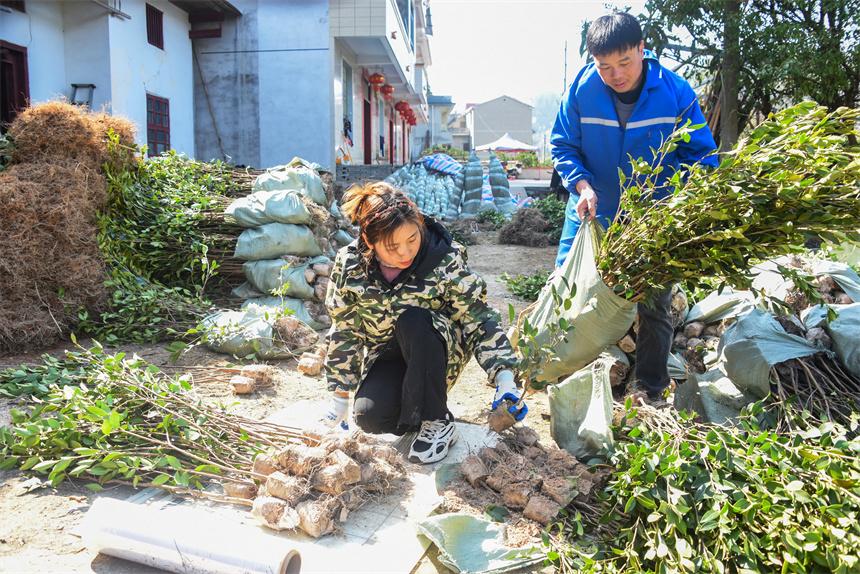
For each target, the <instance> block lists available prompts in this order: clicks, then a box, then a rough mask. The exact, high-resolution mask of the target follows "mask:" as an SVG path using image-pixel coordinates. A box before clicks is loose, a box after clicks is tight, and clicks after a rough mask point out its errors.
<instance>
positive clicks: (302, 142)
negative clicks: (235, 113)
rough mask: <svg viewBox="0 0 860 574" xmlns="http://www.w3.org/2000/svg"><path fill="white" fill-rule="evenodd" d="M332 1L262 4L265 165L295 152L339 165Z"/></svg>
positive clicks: (262, 160)
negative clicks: (335, 110)
mask: <svg viewBox="0 0 860 574" xmlns="http://www.w3.org/2000/svg"><path fill="white" fill-rule="evenodd" d="M328 26H329V25H328V0H303V1H301V2H283V3H282V2H260V4H259V6H258V30H259V49H260V54H259V78H260V83H259V85H260V88H259V89H260V163H261V165H263V166H272V165H277V164H283V163H286V162H288V161H290V159H292V158H293V156H296V155H301V156H302V157H303V158H304V159H306V160H309V161H314V162H317V163H319V164H321V165H323V166H325V167H327V168H329V169H332V168H333V167H334V149H335V143H334V138H333V134H334V97H333V85H334V82H333V81H332V78H333V77H334V71H333V69H332V67H333V61H334V57H333V56H332V51H333V49H334V46H333V44H334V41H333V39H332V38H331V37H330V35H329V27H328Z"/></svg>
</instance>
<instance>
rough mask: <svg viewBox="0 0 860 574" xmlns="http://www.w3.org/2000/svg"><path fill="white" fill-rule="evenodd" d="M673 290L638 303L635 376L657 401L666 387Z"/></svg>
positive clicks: (671, 330)
mask: <svg viewBox="0 0 860 574" xmlns="http://www.w3.org/2000/svg"><path fill="white" fill-rule="evenodd" d="M671 301H672V290H671V289H670V290H668V291H665V292H663V293H660V294H659V295H657V296H655V297H654V298H653V299H652V300H651V301H650V302H643V303H640V304H639V305H638V306H637V307H638V309H639V333H638V335H637V337H636V368H635V372H634V374H635V376H636V380H638V381H639V384H640V385H641V386H642V387H643V388H644V389H645V391H646V392H647V393H648V395H649V396H650V397H652V398H656V397H657V396H658V395H659V394H660V393H662V392H663V389H665V388H666V387H667V386H669V367H668V361H669V352H670V351H671V350H672V335H673V333H674V330H673V329H672V315H671V311H670V304H671Z"/></svg>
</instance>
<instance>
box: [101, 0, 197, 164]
mask: <svg viewBox="0 0 860 574" xmlns="http://www.w3.org/2000/svg"><path fill="white" fill-rule="evenodd" d="M146 4H147V2H144V1H143V0H133V1H129V0H126V1H125V2H123V4H122V8H123V11H124V12H125V13H127V14H128V15H129V16H131V20H122V19H119V18H111V19H110V46H111V51H110V52H111V80H112V95H113V98H112V107H113V112H114V113H115V114H120V115H124V116H126V117H127V118H129V119H130V120H132V121H133V122H134V123H135V124H136V125H137V140H138V142H139V143H146V94H147V93H150V94H153V95H156V96H159V97H162V98H167V99H168V100H170V147H171V148H173V149H175V150H176V151H178V152H180V153H184V154H187V155H189V156H191V157H194V89H193V85H194V82H193V75H192V74H193V72H194V70H193V67H192V54H191V40H190V39H189V38H188V30H189V24H188V14H187V13H185V12H184V11H183V10H180V9H179V8H177V7H176V6H174V5H173V4H171V3H170V2H167V1H165V0H150V2H149V4H152V5H153V6H154V7H156V8H158V9H159V10H161V11H162V12H163V13H164V17H163V23H164V49H163V50H161V49H160V48H157V47H155V46H153V45H152V44H150V43H149V42H148V41H147V38H146Z"/></svg>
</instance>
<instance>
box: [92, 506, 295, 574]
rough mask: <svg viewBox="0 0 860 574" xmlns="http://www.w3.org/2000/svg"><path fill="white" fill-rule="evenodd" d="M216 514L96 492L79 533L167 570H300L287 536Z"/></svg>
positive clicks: (252, 573) (103, 548)
mask: <svg viewBox="0 0 860 574" xmlns="http://www.w3.org/2000/svg"><path fill="white" fill-rule="evenodd" d="M215 518H217V517H216V516H213V514H212V513H210V512H206V511H203V510H200V509H194V508H165V509H156V508H151V507H148V506H144V505H142V504H132V503H130V502H125V501H121V500H114V499H109V498H99V499H97V500H96V501H95V502H94V503H93V505H92V507H91V508H90V510H89V512H87V515H86V517H85V518H84V522H83V527H82V531H83V532H82V533H83V540H84V544H86V546H87V547H89V548H90V549H93V550H97V551H98V552H100V553H102V554H107V555H109V556H115V557H117V558H122V559H124V560H131V561H132V562H137V563H139V564H145V565H147V566H151V567H154V568H160V569H162V570H166V571H168V572H177V573H182V574H256V573H258V572H259V573H260V574H299V573H300V572H301V567H302V559H301V555H300V554H299V552H298V551H297V550H296V549H295V548H294V547H293V546H292V544H291V543H290V542H289V541H286V540H284V539H283V538H277V537H274V536H270V535H268V534H264V533H263V532H261V531H260V530H258V529H256V528H250V527H242V526H240V525H238V524H236V525H231V524H224V523H223V522H222V521H221V520H216V519H215ZM202 525H205V527H201V526H202Z"/></svg>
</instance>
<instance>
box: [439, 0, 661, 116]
mask: <svg viewBox="0 0 860 574" xmlns="http://www.w3.org/2000/svg"><path fill="white" fill-rule="evenodd" d="M643 5H644V1H637V2H630V1H628V2H625V3H617V4H616V3H607V2H602V1H598V2H592V1H586V0H430V11H431V13H432V18H433V36H432V38H431V45H430V52H431V57H432V60H433V65H432V66H431V67H430V69H429V79H430V87H431V89H432V90H433V93H434V94H437V95H446V96H452V98H453V100H454V102H455V104H457V106H456V108H455V109H457V110H458V111H459V110H462V109H463V107H464V106H465V104H467V103H480V102H485V101H487V100H491V99H493V98H496V97H498V96H501V95H503V94H504V95H508V96H511V97H514V98H516V99H518V100H521V101H523V102H526V103H528V104H532V105H534V103H535V100H536V99H537V97H538V96H539V95H541V94H547V95H549V94H552V95H555V96H560V95H561V93H562V92H563V90H564V77H565V75H564V42H565V40H567V82H568V83H569V82H571V81H572V80H573V77H574V76H575V75H576V73H577V71H578V70H579V68H580V67H581V66H582V65H583V64H584V59H583V58H582V57H581V56H580V55H579V46H580V43H581V35H582V22H583V21H585V20H594V19H595V18H597V17H598V16H601V15H603V14H606V13H607V12H608V8H607V6H617V7H622V6H630V7H631V8H632V10H631V11H632V13H633V14H638V13H640V12H641V11H642V7H643Z"/></svg>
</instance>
